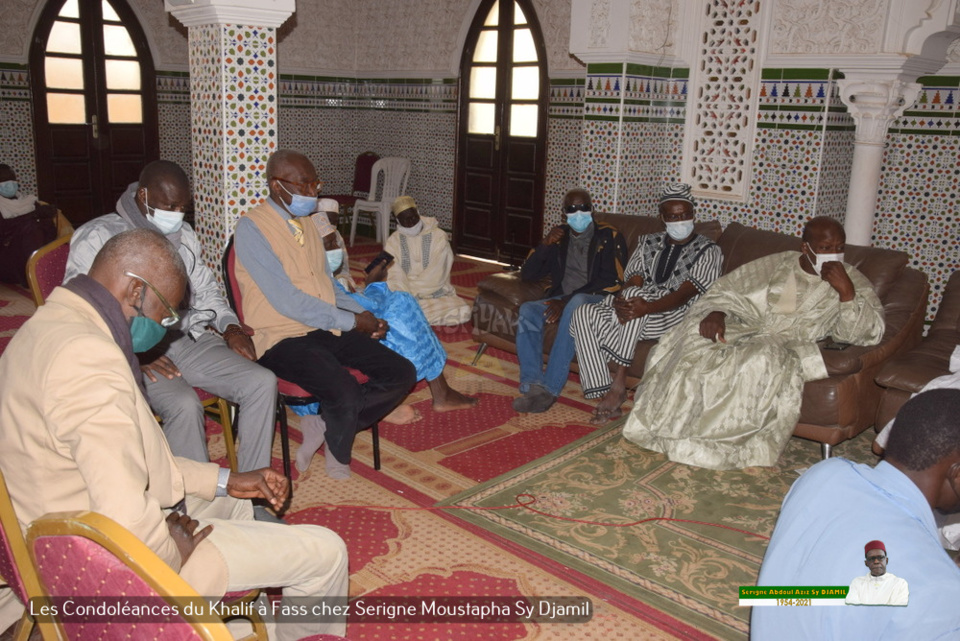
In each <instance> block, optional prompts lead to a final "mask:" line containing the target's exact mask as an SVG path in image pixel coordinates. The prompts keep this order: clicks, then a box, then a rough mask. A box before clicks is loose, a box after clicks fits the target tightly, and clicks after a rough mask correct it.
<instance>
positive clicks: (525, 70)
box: [510, 67, 540, 100]
mask: <svg viewBox="0 0 960 641" xmlns="http://www.w3.org/2000/svg"><path fill="white" fill-rule="evenodd" d="M510 97H511V98H512V99H513V100H536V99H537V98H539V97H540V67H514V68H513V91H512V92H511V96H510Z"/></svg>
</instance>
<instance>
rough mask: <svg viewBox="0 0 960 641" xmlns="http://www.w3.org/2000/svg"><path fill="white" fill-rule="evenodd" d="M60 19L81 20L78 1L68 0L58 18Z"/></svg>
mask: <svg viewBox="0 0 960 641" xmlns="http://www.w3.org/2000/svg"><path fill="white" fill-rule="evenodd" d="M57 17H58V18H79V17H80V9H79V8H78V5H77V0H67V1H66V2H64V3H63V8H62V9H60V13H59V14H58V16H57Z"/></svg>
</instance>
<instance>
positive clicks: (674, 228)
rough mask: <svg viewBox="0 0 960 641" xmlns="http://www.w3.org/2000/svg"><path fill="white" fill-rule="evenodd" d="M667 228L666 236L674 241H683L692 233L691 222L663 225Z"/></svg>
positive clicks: (681, 221) (683, 221)
mask: <svg viewBox="0 0 960 641" xmlns="http://www.w3.org/2000/svg"><path fill="white" fill-rule="evenodd" d="M664 226H666V228H667V235H668V236H670V238H672V239H674V240H683V239H684V238H686V237H688V236H689V235H690V234H692V233H693V221H692V220H678V221H674V222H670V223H664Z"/></svg>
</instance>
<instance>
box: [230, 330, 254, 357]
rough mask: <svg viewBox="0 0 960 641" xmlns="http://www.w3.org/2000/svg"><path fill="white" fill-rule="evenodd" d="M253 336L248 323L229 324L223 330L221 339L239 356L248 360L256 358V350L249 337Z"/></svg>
mask: <svg viewBox="0 0 960 641" xmlns="http://www.w3.org/2000/svg"><path fill="white" fill-rule="evenodd" d="M251 336H253V328H252V327H250V326H248V325H230V326H228V327H227V329H225V330H224V331H223V340H225V341H226V342H227V346H228V347H229V348H230V349H232V350H233V351H235V352H236V353H237V354H240V356H243V357H244V358H245V359H247V360H250V361H255V360H257V350H256V348H255V347H254V346H253V341H252V340H250V337H251Z"/></svg>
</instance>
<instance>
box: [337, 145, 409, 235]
mask: <svg viewBox="0 0 960 641" xmlns="http://www.w3.org/2000/svg"><path fill="white" fill-rule="evenodd" d="M381 172H382V173H383V180H382V181H381V180H380V173H381ZM409 176H410V159H409V158H381V159H380V160H378V161H377V162H376V163H374V165H373V170H372V171H371V174H370V200H362V199H359V200H357V202H356V204H355V205H354V206H353V218H352V219H351V220H350V246H351V247H353V241H354V239H355V238H356V235H357V215H358V214H359V213H360V212H361V211H368V212H371V213H372V214H374V217H375V221H374V222H375V224H376V226H377V240H378V241H380V242H381V243H385V242H387V236H389V235H390V234H389V232H390V207H391V205H393V201H394V200H396V198H397V196H400V195H402V194H404V193H406V191H407V178H409ZM381 184H382V187H381ZM378 191H379V193H380V197H379V198H377V193H378Z"/></svg>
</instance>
